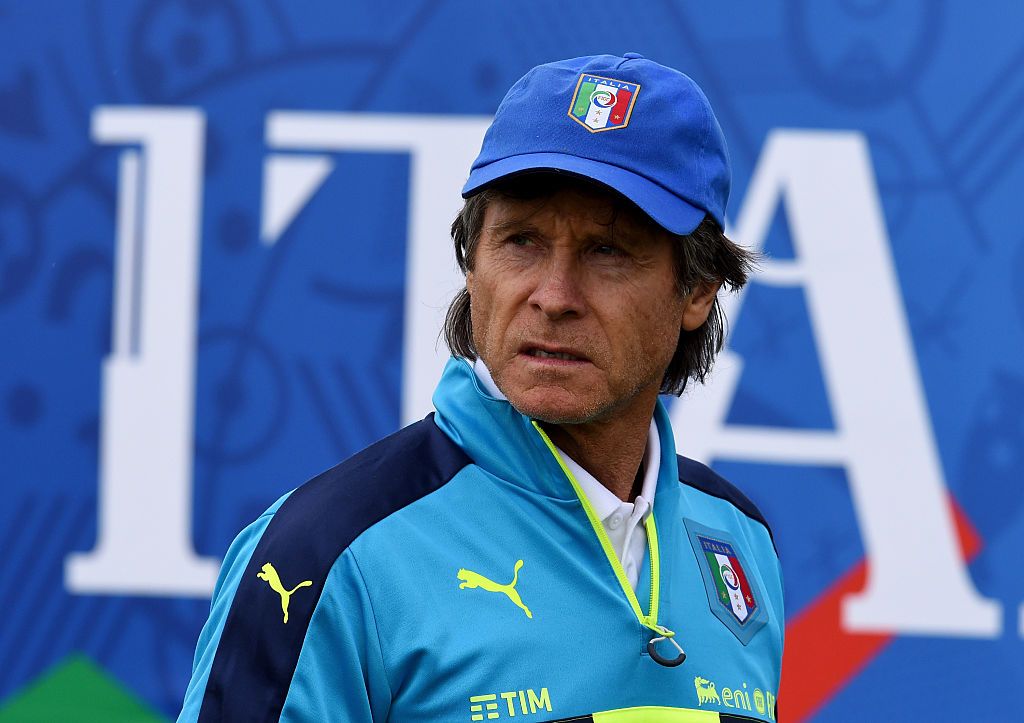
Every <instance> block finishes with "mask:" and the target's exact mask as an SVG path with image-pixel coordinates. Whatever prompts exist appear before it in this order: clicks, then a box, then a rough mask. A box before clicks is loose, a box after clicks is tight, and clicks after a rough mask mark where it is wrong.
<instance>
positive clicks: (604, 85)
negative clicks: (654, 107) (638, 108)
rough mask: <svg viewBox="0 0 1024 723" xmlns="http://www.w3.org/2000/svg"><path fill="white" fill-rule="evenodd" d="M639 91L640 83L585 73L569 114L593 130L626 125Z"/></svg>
mask: <svg viewBox="0 0 1024 723" xmlns="http://www.w3.org/2000/svg"><path fill="white" fill-rule="evenodd" d="M639 92H640V85H639V84H637V83H627V82H625V81H623V80H615V79H613V78H604V77H602V76H600V75H591V74H589V73H581V74H580V79H579V80H578V81H577V82H576V91H575V92H574V93H573V94H572V101H571V102H570V103H569V117H570V118H572V119H573V120H574V121H576V122H577V123H579V124H580V125H581V126H583V127H584V128H586V129H587V130H589V131H590V132H591V133H597V132H599V131H613V130H617V129H619V128H625V127H626V126H627V125H628V124H629V116H630V115H631V114H632V113H633V106H634V105H635V104H636V96H637V94H638V93H639Z"/></svg>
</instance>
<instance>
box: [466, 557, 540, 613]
mask: <svg viewBox="0 0 1024 723" xmlns="http://www.w3.org/2000/svg"><path fill="white" fill-rule="evenodd" d="M522 566H523V561H522V560H518V561H517V562H516V569H515V572H514V573H513V574H512V582H510V583H508V584H507V585H501V584H499V583H496V582H494V581H493V580H489V579H487V578H486V577H484V576H483V575H481V574H480V573H478V572H473V571H472V570H467V569H466V568H461V569H460V570H459V575H458V577H459V579H460V580H462V583H461V584H460V585H459V589H460V590H464V589H465V588H467V587H468V588H475V587H479V588H482V589H484V590H487V591H488V592H502V593H505V595H507V596H508V599H509V600H511V601H512V602H513V603H515V605H516V606H518V607H520V608H522V610H523V612H524V613H526V617H528V618H531V619H532V618H533V613H531V612H530V608H528V607H526V606H525V605H523V601H522V598H520V597H519V593H518V592H516V584H517V583H518V582H519V568H521V567H522Z"/></svg>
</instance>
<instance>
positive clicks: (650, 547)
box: [531, 420, 675, 638]
mask: <svg viewBox="0 0 1024 723" xmlns="http://www.w3.org/2000/svg"><path fill="white" fill-rule="evenodd" d="M531 421H532V423H533V426H534V428H535V429H536V430H537V433H538V434H540V437H541V439H543V440H544V444H545V445H546V446H547V448H548V451H549V452H551V455H552V456H553V457H554V458H555V461H556V462H558V466H559V467H561V468H562V472H564V473H565V476H566V477H567V478H568V480H569V484H571V485H572V488H573V491H575V492H576V497H578V498H579V501H580V503H581V504H582V505H583V511H584V512H586V514H587V520H589V522H590V526H591V528H593V530H594V534H595V535H597V539H598V541H599V542H600V543H601V549H602V550H604V555H605V557H606V558H607V559H608V564H609V565H611V566H612V571H613V572H614V573H615V578H616V579H617V580H618V581H619V587H621V588H622V592H623V593H624V594H625V596H626V600H628V601H629V606H630V607H631V608H632V609H633V614H634V615H636V619H637V620H638V621H639V622H640V624H641V625H643V626H644V627H645V628H648V629H650V630H652V631H654V632H655V633H657V634H658V635H659V636H660V637H663V638H671V637H673V636H674V635H675V633H674V632H672V631H671V630H669V629H668V628H666V627H664V626H663V625H659V624H658V593H659V590H660V588H661V585H660V574H661V559H660V555H659V549H658V528H657V526H656V525H655V522H654V509H653V508H652V509H651V512H650V514H649V515H647V519H645V520H644V531H645V532H646V533H647V558H648V560H649V561H650V568H651V609H650V612H649V613H648V614H646V615H644V612H643V610H642V609H641V608H640V601H639V600H638V599H637V597H636V592H635V591H634V590H633V586H632V585H630V584H629V579H628V578H627V577H626V571H625V570H623V569H622V563H621V562H620V561H619V557H618V555H616V554H615V549H614V548H613V547H612V542H611V540H609V539H608V533H607V532H605V529H604V526H603V525H602V524H601V521H600V520H599V519H597V513H596V512H594V508H593V507H592V506H591V504H590V500H588V499H587V495H586V494H585V493H584V492H583V490H582V489H581V488H580V484H579V482H577V481H576V477H575V476H573V473H572V471H571V470H570V469H569V468H568V467H567V466H566V464H565V462H564V460H562V455H560V454H559V453H558V448H557V447H555V445H554V443H553V442H552V441H551V438H550V437H548V435H547V432H545V431H544V429H543V428H542V427H541V426H540V424H538V423H537V422H536V421H535V420H531Z"/></svg>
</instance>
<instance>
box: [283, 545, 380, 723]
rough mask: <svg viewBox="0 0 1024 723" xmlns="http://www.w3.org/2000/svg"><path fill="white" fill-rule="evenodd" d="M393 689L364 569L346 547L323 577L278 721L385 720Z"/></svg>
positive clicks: (358, 722) (360, 722)
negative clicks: (321, 592) (322, 588)
mask: <svg viewBox="0 0 1024 723" xmlns="http://www.w3.org/2000/svg"><path fill="white" fill-rule="evenodd" d="M390 704H391V688H390V684H389V681H388V678H387V673H386V670H385V667H384V658H383V654H382V652H381V646H380V639H379V636H378V630H377V619H376V617H375V616H374V611H373V607H372V605H371V602H370V598H369V596H368V595H367V592H366V586H365V584H364V581H363V575H362V571H361V570H360V568H359V564H358V562H357V561H356V558H355V556H354V554H353V553H352V551H351V549H349V550H346V551H345V552H344V553H343V554H342V556H341V557H340V558H338V562H337V563H336V564H335V566H334V568H333V569H332V570H331V573H330V575H329V576H328V578H327V586H326V588H325V589H324V593H323V595H322V596H321V598H320V602H319V604H318V605H317V608H316V611H315V612H314V613H313V619H312V621H311V622H310V626H309V632H308V633H307V634H306V640H305V643H304V644H303V646H302V653H301V654H300V655H299V661H298V665H297V666H296V668H295V675H294V677H293V678H292V684H291V689H290V690H289V692H288V699H287V700H286V701H285V705H284V711H283V712H282V714H281V720H282V721H296V722H298V721H303V722H305V721H310V722H312V721H331V722H333V721H338V723H345V722H346V721H352V722H353V723H370V722H371V721H384V720H385V719H386V718H387V716H388V712H389V709H390Z"/></svg>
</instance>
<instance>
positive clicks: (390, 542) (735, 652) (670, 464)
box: [179, 359, 784, 723]
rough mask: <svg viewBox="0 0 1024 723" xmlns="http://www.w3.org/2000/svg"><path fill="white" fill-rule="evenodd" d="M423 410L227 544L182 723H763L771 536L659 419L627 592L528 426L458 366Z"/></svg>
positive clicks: (773, 591) (771, 617)
mask: <svg viewBox="0 0 1024 723" xmlns="http://www.w3.org/2000/svg"><path fill="white" fill-rule="evenodd" d="M434 404H435V407H436V409H437V412H436V414H433V415H430V416H428V417H427V418H426V419H424V420H423V421H421V422H418V423H416V424H413V425H410V426H409V427H406V428H405V429H403V430H401V431H400V432H398V433H396V434H394V435H392V436H390V437H387V438H386V439H384V440H381V441H380V442H378V443H376V444H374V445H372V446H370V447H368V448H367V449H365V450H363V451H362V452H360V453H358V454H356V455H355V456H353V457H351V458H350V459H348V460H346V461H345V462H342V463H341V464H339V465H338V466H337V467H335V468H333V469H331V470H329V471H327V472H325V473H323V474H321V475H319V476H318V477H316V478H314V479H312V480H310V481H309V482H307V483H306V484H304V485H302V486H301V487H299V488H298V489H297V490H295V491H294V492H292V493H290V494H288V495H285V496H284V497H282V498H281V499H280V500H278V501H277V502H276V503H275V504H274V505H273V506H272V507H271V508H270V509H269V510H267V512H265V513H264V514H263V515H262V516H261V517H260V518H259V519H257V520H256V521H255V522H253V523H252V524H251V525H249V526H248V527H247V528H245V529H244V530H243V531H242V532H241V534H240V535H239V536H238V538H237V539H236V540H235V541H234V543H233V544H232V545H231V548H230V549H229V550H228V553H227V556H226V557H225V559H224V564H223V567H222V569H221V573H220V578H219V580H218V582H217V587H216V590H215V591H214V596H213V602H212V606H211V612H210V619H209V621H208V622H207V623H206V626H205V627H204V628H203V631H202V634H201V635H200V638H199V643H198V646H197V650H196V656H195V663H194V666H193V674H192V680H191V682H190V683H189V686H188V691H187V693H186V696H185V703H184V708H183V710H182V712H181V716H180V717H179V720H180V721H195V720H203V721H257V720H259V721H262V720H278V719H280V720H286V721H321V722H327V721H339V722H345V723H369V722H370V721H410V722H412V721H462V722H465V723H472V722H474V721H490V720H505V719H512V718H514V719H516V720H517V721H522V722H523V723H533V722H534V721H536V722H540V721H567V720H573V721H605V722H606V723H617V722H625V721H629V722H630V723H635V722H639V721H651V722H658V721H675V722H683V721H716V720H721V721H734V720H775V716H776V715H777V713H776V696H777V694H778V685H779V675H780V666H781V659H782V638H783V630H784V617H783V607H782V580H781V571H780V567H779V561H778V557H777V554H776V551H775V547H774V544H773V542H772V538H771V533H770V531H769V529H768V526H767V524H766V523H765V521H764V518H763V517H762V516H761V514H760V512H759V511H758V510H757V508H756V507H755V506H754V505H753V504H752V503H751V502H750V501H749V500H748V499H747V498H746V497H744V496H743V495H742V494H741V493H740V492H739V491H737V490H736V489H735V488H734V487H733V486H732V485H730V484H729V483H728V482H726V481H725V480H723V479H722V478H721V477H719V476H718V475H716V474H715V473H714V472H712V471H711V470H710V469H708V468H707V467H705V466H704V465H701V464H700V463H698V462H694V461H693V460H688V459H686V458H683V457H678V458H677V457H676V453H675V443H674V437H673V434H672V429H671V426H670V424H669V418H668V415H667V413H666V411H665V409H664V407H663V406H662V405H661V403H660V402H659V404H658V407H657V409H656V411H655V419H656V422H657V427H658V432H659V435H660V439H661V466H660V475H659V478H658V489H657V493H656V496H655V504H654V512H653V515H651V516H650V517H649V518H648V522H647V523H646V530H647V538H648V551H647V555H646V561H645V565H644V568H643V571H642V572H641V575H640V580H639V583H638V585H637V592H636V593H634V592H633V590H632V588H631V587H630V585H629V583H628V582H627V581H626V577H625V573H624V572H623V570H622V567H621V565H620V563H619V561H618V559H617V558H616V556H615V554H614V552H613V551H612V549H611V546H610V543H609V542H608V538H607V536H606V535H605V533H604V530H603V527H602V525H601V523H600V521H598V520H597V518H596V516H595V515H594V513H593V511H592V509H591V508H590V505H589V503H587V502H586V499H585V497H584V495H583V494H582V492H580V491H579V488H578V485H577V483H576V481H575V480H574V479H572V476H571V474H570V473H569V472H568V470H567V469H566V468H565V466H564V465H563V464H562V463H561V461H560V460H559V458H558V455H557V452H556V450H555V448H554V447H553V445H551V443H550V440H548V439H547V437H546V435H544V433H543V431H542V430H541V428H540V427H539V425H537V424H535V423H534V422H533V421H532V420H530V419H529V418H527V417H525V416H523V415H522V414H520V413H518V412H517V411H516V410H515V409H514V408H513V407H512V406H511V405H510V404H509V403H508V402H507V401H504V400H499V399H494V398H493V397H490V396H488V395H487V393H486V392H485V391H484V390H483V389H482V388H481V386H480V384H479V381H478V379H477V378H476V375H475V374H474V372H473V369H472V367H471V366H470V364H469V363H467V362H466V361H465V360H460V359H452V360H450V361H449V363H448V365H447V367H446V369H445V372H444V375H443V376H442V378H441V381H440V384H439V385H438V388H437V391H436V392H435V395H434ZM652 639H654V640H655V642H654V643H653V644H652V643H651V641H652ZM676 644H678V647H677V645H676ZM680 649H681V650H683V651H685V659H683V657H682V655H681V654H680ZM652 652H653V655H652ZM659 659H660V660H661V662H658V661H659ZM680 661H681V662H680Z"/></svg>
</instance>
